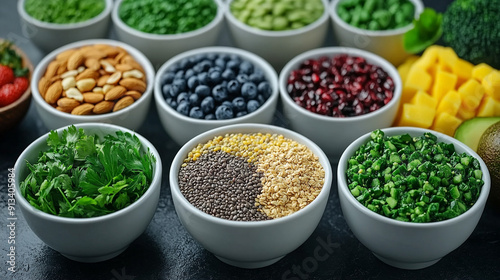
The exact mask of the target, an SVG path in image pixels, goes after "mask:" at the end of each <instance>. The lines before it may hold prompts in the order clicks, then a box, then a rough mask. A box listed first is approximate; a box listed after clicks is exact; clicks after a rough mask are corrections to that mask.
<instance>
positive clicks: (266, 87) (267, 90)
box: [257, 81, 273, 99]
mask: <svg viewBox="0 0 500 280" xmlns="http://www.w3.org/2000/svg"><path fill="white" fill-rule="evenodd" d="M257 91H258V92H259V94H262V96H264V98H265V99H268V98H269V97H270V96H271V93H272V92H273V89H272V88H271V84H270V83H269V82H268V81H264V82H260V83H259V85H258V86H257Z"/></svg>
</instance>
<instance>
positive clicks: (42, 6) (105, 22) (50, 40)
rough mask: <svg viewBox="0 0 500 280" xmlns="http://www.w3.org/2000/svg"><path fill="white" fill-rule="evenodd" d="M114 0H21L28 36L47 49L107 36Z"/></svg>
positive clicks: (20, 11)
mask: <svg viewBox="0 0 500 280" xmlns="http://www.w3.org/2000/svg"><path fill="white" fill-rule="evenodd" d="M112 8H113V0H19V2H18V5H17V10H18V13H19V15H20V19H21V27H22V29H23V30H24V31H25V34H26V36H28V38H29V39H30V40H31V42H33V43H34V44H35V45H36V46H37V47H38V48H40V49H41V50H42V51H43V52H46V53H49V52H51V51H53V50H55V49H57V48H59V47H61V46H64V45H66V44H69V43H72V42H75V41H81V40H87V39H96V38H105V37H106V36H107V34H108V31H109V25H110V22H111V20H110V14H111V10H112Z"/></svg>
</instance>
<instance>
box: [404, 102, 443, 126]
mask: <svg viewBox="0 0 500 280" xmlns="http://www.w3.org/2000/svg"><path fill="white" fill-rule="evenodd" d="M435 113H436V110H435V109H434V108H431V107H428V106H422V105H415V104H410V103H406V104H403V109H402V111H401V116H400V117H399V121H398V122H397V125H398V126H416V127H422V128H429V127H430V126H431V125H432V121H433V120H434V115H435Z"/></svg>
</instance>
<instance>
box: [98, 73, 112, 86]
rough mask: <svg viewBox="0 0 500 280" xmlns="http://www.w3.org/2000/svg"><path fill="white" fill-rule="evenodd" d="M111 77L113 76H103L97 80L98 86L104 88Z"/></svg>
mask: <svg viewBox="0 0 500 280" xmlns="http://www.w3.org/2000/svg"><path fill="white" fill-rule="evenodd" d="M110 76H111V75H103V76H101V77H99V79H98V80H97V86H98V87H103V86H104V85H105V84H106V82H107V81H108V79H109V77H110Z"/></svg>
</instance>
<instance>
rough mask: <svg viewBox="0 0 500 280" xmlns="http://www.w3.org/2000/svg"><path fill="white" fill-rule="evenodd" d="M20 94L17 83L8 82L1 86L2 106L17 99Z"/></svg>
mask: <svg viewBox="0 0 500 280" xmlns="http://www.w3.org/2000/svg"><path fill="white" fill-rule="evenodd" d="M19 96H21V95H20V94H18V91H17V90H16V85H14V84H6V85H3V86H2V87H1V88H0V107H4V106H7V105H9V104H11V103H13V102H14V101H16V100H17V99H18V98H19Z"/></svg>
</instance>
